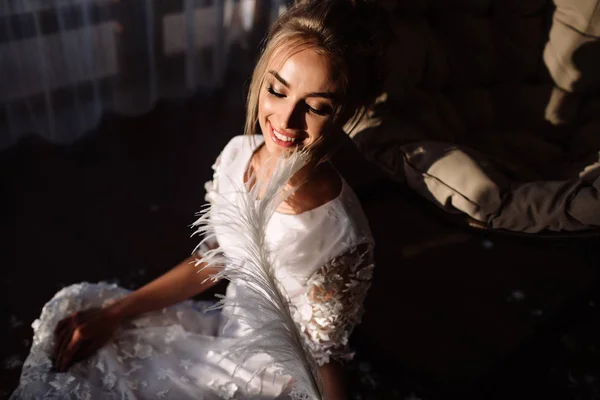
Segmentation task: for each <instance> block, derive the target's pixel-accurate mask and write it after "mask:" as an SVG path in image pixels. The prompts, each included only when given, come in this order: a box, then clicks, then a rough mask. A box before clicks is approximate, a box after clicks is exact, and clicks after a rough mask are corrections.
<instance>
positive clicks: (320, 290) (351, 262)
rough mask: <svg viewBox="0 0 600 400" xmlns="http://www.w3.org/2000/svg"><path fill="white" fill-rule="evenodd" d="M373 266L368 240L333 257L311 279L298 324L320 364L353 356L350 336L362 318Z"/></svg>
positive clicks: (307, 286)
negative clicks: (349, 344)
mask: <svg viewBox="0 0 600 400" xmlns="http://www.w3.org/2000/svg"><path fill="white" fill-rule="evenodd" d="M373 268H374V264H373V255H372V245H370V244H365V245H360V246H357V247H356V248H354V249H352V250H350V251H347V252H345V253H343V254H341V255H340V256H337V257H335V258H333V259H332V260H331V261H329V262H328V263H327V264H326V265H324V266H323V267H322V268H320V269H319V270H318V271H316V272H315V273H314V274H313V275H312V276H311V277H310V278H309V279H308V281H307V284H306V293H305V296H306V303H307V304H306V306H304V307H302V308H301V310H299V314H300V318H299V320H300V321H299V325H300V330H301V332H302V333H303V335H304V338H305V341H306V344H307V345H308V348H309V349H310V351H311V353H312V354H313V356H314V357H315V359H316V361H317V363H318V364H319V365H323V364H326V363H328V362H329V361H330V359H331V358H334V359H338V360H349V359H351V358H352V357H353V356H354V353H352V352H351V351H350V349H349V346H348V338H349V337H350V334H351V333H352V330H353V329H354V327H355V326H356V325H357V324H358V323H360V321H361V319H362V315H363V312H364V305H363V302H364V300H365V297H366V294H367V291H368V289H369V287H370V286H371V277H372V274H373Z"/></svg>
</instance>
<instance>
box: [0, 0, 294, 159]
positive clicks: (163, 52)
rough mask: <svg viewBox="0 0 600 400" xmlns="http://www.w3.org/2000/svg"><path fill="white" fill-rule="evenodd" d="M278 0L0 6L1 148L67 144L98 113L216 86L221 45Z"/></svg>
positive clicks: (280, 1)
mask: <svg viewBox="0 0 600 400" xmlns="http://www.w3.org/2000/svg"><path fill="white" fill-rule="evenodd" d="M284 3H287V2H286V1H285V0H0V149H3V148H7V147H10V146H11V145H12V144H14V143H16V142H17V141H18V139H19V138H21V137H23V136H24V135H27V134H35V135H40V136H42V137H44V138H45V139H47V140H49V141H51V142H55V143H70V142H73V141H75V140H77V139H78V138H79V137H81V136H82V135H85V134H86V132H89V131H90V130H91V129H93V128H94V127H95V126H96V125H97V124H98V122H99V121H100V118H101V116H102V114H103V113H104V112H105V111H107V110H111V111H116V112H119V113H123V114H141V113H144V112H147V111H148V110H150V108H151V107H152V105H153V104H154V103H155V102H156V101H157V100H158V99H159V98H183V97H186V96H190V95H192V94H194V93H197V92H198V91H205V92H207V93H210V92H211V91H214V90H215V89H216V88H218V87H219V86H220V85H221V83H222V79H223V75H224V72H225V69H226V68H227V67H228V66H227V55H228V51H229V49H230V46H231V45H232V44H233V43H235V42H238V41H240V40H243V38H244V37H245V34H246V33H247V32H249V31H251V30H252V28H253V24H254V21H256V20H257V19H256V15H257V13H262V14H263V15H267V16H268V17H267V18H271V19H273V18H275V17H276V16H277V14H278V13H279V12H280V11H281V10H282V9H283V8H284Z"/></svg>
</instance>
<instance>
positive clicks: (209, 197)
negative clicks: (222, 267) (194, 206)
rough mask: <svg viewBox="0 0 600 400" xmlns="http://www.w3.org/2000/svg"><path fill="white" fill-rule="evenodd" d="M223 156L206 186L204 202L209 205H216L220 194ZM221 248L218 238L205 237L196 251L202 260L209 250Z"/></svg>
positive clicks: (217, 161)
mask: <svg viewBox="0 0 600 400" xmlns="http://www.w3.org/2000/svg"><path fill="white" fill-rule="evenodd" d="M221 156H222V153H221V154H219V156H218V157H217V159H216V161H215V162H214V164H213V165H212V169H213V178H212V180H209V181H206V183H205V184H204V189H205V190H206V194H205V195H204V200H205V201H206V202H207V203H208V204H209V205H213V204H214V203H215V200H216V197H217V195H218V193H219V166H220V165H221ZM217 247H219V243H218V242H217V238H216V237H214V236H212V235H211V236H205V237H204V238H203V239H202V241H201V242H200V245H199V246H198V248H197V249H196V251H195V253H196V256H197V257H199V258H202V255H203V254H204V253H206V252H207V251H208V250H212V249H216V248H217Z"/></svg>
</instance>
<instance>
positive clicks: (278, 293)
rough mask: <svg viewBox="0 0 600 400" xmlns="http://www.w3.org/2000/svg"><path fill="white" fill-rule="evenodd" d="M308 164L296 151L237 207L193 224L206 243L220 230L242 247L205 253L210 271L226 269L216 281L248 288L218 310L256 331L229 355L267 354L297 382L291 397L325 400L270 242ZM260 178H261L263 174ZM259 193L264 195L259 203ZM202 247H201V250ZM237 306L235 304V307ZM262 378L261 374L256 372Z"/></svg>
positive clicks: (206, 213)
mask: <svg viewBox="0 0 600 400" xmlns="http://www.w3.org/2000/svg"><path fill="white" fill-rule="evenodd" d="M307 160H308V154H307V153H306V152H301V151H296V152H292V153H290V154H288V156H286V157H282V158H280V159H278V160H277V163H276V167H275V169H274V171H273V173H272V175H271V178H270V179H269V180H268V181H266V182H260V181H258V180H256V179H255V178H252V179H253V180H252V182H251V183H254V186H253V188H252V190H245V189H244V188H240V189H239V195H238V196H236V200H237V202H238V203H236V204H231V203H228V202H227V201H222V203H223V204H219V205H218V209H213V208H214V207H217V206H216V205H213V206H207V207H206V208H205V209H204V210H202V211H201V213H200V215H201V216H200V218H199V219H198V220H197V221H196V222H195V223H194V226H196V227H197V228H198V229H197V233H200V234H203V235H204V240H203V242H204V241H207V240H211V237H213V236H214V232H215V229H218V230H219V232H222V233H225V234H231V235H234V236H233V237H235V238H236V240H237V241H238V243H239V251H237V252H236V255H234V256H233V257H232V255H231V254H227V255H225V254H222V252H221V251H220V250H219V249H218V248H217V249H212V250H209V251H207V252H205V253H204V254H203V256H202V259H201V260H199V261H198V264H199V263H200V262H204V263H206V264H207V266H215V265H219V266H222V267H223V268H222V269H221V271H220V272H218V273H217V274H215V275H213V276H212V278H214V279H219V278H226V279H228V280H230V281H238V282H239V281H243V282H244V284H245V287H246V289H249V290H243V291H241V292H243V295H242V297H240V296H237V297H236V299H235V300H231V299H227V298H226V297H223V298H222V300H221V302H220V303H219V307H223V306H224V305H227V306H233V307H227V309H232V310H235V309H236V308H240V309H243V311H244V312H242V313H240V314H237V315H233V316H232V317H234V318H241V319H243V321H242V322H244V323H246V324H247V325H248V326H250V327H251V329H252V332H251V334H249V335H245V336H244V337H243V338H242V340H239V341H237V342H236V344H235V345H234V346H232V347H231V349H230V350H229V351H228V353H234V354H236V355H237V356H240V357H241V358H242V359H244V360H245V359H247V358H249V357H251V356H253V355H255V354H257V353H266V354H268V355H269V356H271V358H272V359H273V360H274V361H273V362H274V364H275V365H276V366H278V367H279V368H281V369H282V370H283V373H285V374H287V375H290V376H291V377H292V378H293V379H294V381H295V387H294V389H293V391H292V394H293V395H294V397H295V398H298V399H301V398H302V399H321V398H322V390H321V382H320V380H319V373H318V366H317V363H316V361H315V359H314V358H313V357H312V355H311V354H310V352H309V351H308V348H307V346H306V345H305V343H304V340H303V338H302V336H301V335H302V334H301V332H300V331H299V329H298V328H297V326H296V323H295V321H294V319H293V317H292V310H291V309H290V307H291V305H290V302H289V300H288V297H287V295H286V293H285V291H284V290H283V289H282V286H281V285H280V284H279V282H278V280H277V278H276V276H275V271H274V267H273V260H274V258H275V257H276V254H272V253H271V252H270V251H269V248H268V246H267V243H266V235H265V230H266V227H267V224H268V222H269V220H270V219H271V216H272V215H273V213H274V212H275V210H276V209H277V207H278V206H279V205H280V204H281V202H282V201H284V200H285V199H286V198H287V197H288V196H289V195H291V194H292V193H293V191H294V190H295V189H287V190H286V189H285V188H286V186H287V183H288V181H289V180H290V178H291V177H292V176H294V174H295V173H296V172H297V171H299V170H300V168H302V167H303V166H304V165H306V162H307ZM256 175H259V176H260V175H261V174H260V171H259V173H258V174H255V176H256ZM259 193H261V194H262V197H261V199H260V200H258V195H259ZM203 242H201V243H200V244H199V245H198V246H199V247H200V246H201V245H202V243H203ZM233 301H235V304H232V302H233ZM256 373H260V371H256Z"/></svg>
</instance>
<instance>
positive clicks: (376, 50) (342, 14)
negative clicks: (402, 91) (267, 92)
mask: <svg viewBox="0 0 600 400" xmlns="http://www.w3.org/2000/svg"><path fill="white" fill-rule="evenodd" d="M391 37H392V34H391V30H390V28H389V25H388V23H387V14H386V12H385V11H384V10H383V9H381V8H379V7H377V6H376V5H375V4H373V3H372V2H369V1H366V0H362V1H359V0H313V1H300V2H298V3H297V4H296V5H294V6H293V7H291V8H290V9H289V10H288V11H286V12H285V13H284V14H283V15H281V16H280V17H279V19H278V20H277V21H276V22H275V23H274V24H273V26H272V27H271V29H270V31H269V33H268V35H267V37H266V40H265V42H264V43H265V45H264V47H263V50H262V52H261V55H260V58H259V60H258V62H257V64H256V67H255V68H254V72H253V74H252V78H251V81H250V87H249V91H248V98H247V106H246V107H247V108H246V123H245V127H244V133H245V134H246V135H254V134H256V133H257V132H258V129H259V128H258V103H259V97H260V91H261V89H262V87H263V85H264V80H265V75H266V72H267V65H268V64H269V61H270V60H271V59H272V58H273V56H274V55H275V54H276V53H277V52H278V51H282V50H284V49H285V50H287V51H288V53H287V57H290V56H291V55H292V54H293V53H294V52H296V51H299V50H300V49H305V48H310V49H312V50H313V51H315V52H317V53H318V54H320V55H323V56H325V57H326V58H327V59H328V60H329V62H330V63H331V67H332V70H333V71H337V73H338V76H336V80H337V83H338V85H339V87H340V89H341V99H340V100H341V101H340V106H339V107H338V109H337V110H336V112H335V114H334V119H333V123H334V124H336V125H338V126H339V127H340V128H341V127H342V126H343V125H344V124H347V123H349V124H350V125H353V124H356V123H357V122H358V121H359V120H360V118H361V117H362V116H363V115H364V113H365V112H366V110H367V107H368V106H370V105H371V104H372V103H373V102H374V100H375V98H376V97H377V95H378V94H379V93H380V92H381V89H382V86H383V67H382V65H383V58H384V55H385V49H386V47H387V44H388V43H389V41H390V40H391Z"/></svg>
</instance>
